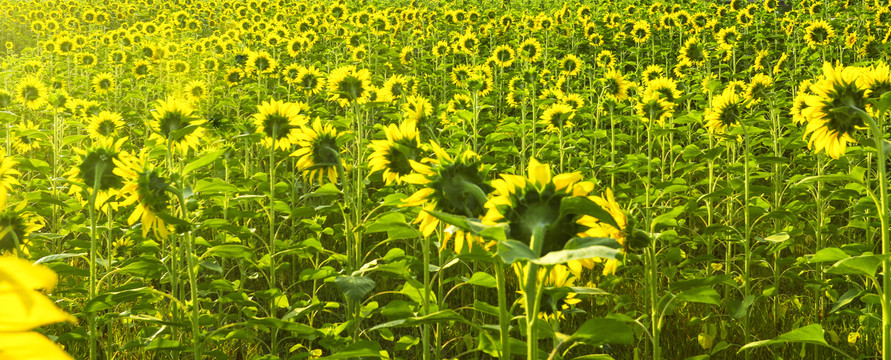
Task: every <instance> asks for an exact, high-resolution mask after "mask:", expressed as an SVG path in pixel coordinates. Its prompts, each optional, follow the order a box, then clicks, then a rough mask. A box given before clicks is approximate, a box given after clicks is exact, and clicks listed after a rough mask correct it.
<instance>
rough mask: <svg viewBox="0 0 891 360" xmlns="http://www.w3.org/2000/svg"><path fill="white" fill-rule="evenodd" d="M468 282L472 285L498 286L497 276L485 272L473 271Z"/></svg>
mask: <svg viewBox="0 0 891 360" xmlns="http://www.w3.org/2000/svg"><path fill="white" fill-rule="evenodd" d="M466 282H467V283H468V284H470V285H477V286H483V287H487V288H494V287H496V286H497V282H496V281H495V277H494V276H492V275H489V274H487V273H484V272H475V273H473V275H472V276H471V277H470V279H467V281H466Z"/></svg>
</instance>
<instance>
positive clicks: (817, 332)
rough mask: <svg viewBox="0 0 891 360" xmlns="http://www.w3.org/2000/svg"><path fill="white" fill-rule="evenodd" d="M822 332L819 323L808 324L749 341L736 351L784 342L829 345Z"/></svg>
mask: <svg viewBox="0 0 891 360" xmlns="http://www.w3.org/2000/svg"><path fill="white" fill-rule="evenodd" d="M823 334H824V331H823V327H822V326H820V324H810V325H808V326H805V327H800V328H798V329H795V330H792V331H790V332H787V333H785V334H782V335H780V336H777V337H775V338H773V339H770V340H761V341H755V342H750V343H748V344H745V345H744V346H743V347H741V348H740V349H739V351H737V352H736V353H737V354H739V353H741V352H743V350H747V349H753V348H756V347H762V346H768V345H774V344H785V343H806V344H816V345H824V346H829V344H828V343H827V342H826V340H825V338H824V335H823Z"/></svg>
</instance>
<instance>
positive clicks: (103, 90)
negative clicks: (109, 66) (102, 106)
mask: <svg viewBox="0 0 891 360" xmlns="http://www.w3.org/2000/svg"><path fill="white" fill-rule="evenodd" d="M114 86H115V83H114V76H113V75H112V74H110V73H107V72H103V73H99V74H96V76H94V77H93V92H95V93H96V94H97V95H104V94H107V93H108V92H110V91H112V90H114Z"/></svg>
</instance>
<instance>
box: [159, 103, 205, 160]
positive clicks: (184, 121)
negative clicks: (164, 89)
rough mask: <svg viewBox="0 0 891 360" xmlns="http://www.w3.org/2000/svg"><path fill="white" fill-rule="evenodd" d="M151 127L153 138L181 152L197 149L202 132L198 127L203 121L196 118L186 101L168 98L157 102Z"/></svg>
mask: <svg viewBox="0 0 891 360" xmlns="http://www.w3.org/2000/svg"><path fill="white" fill-rule="evenodd" d="M152 117H153V118H154V121H152V124H151V127H152V130H154V131H155V134H154V137H155V138H156V139H160V140H163V141H164V142H165V143H167V142H170V143H171V144H173V145H174V146H175V147H176V148H177V149H178V150H180V151H182V152H186V151H188V149H190V148H191V149H197V147H198V144H199V142H200V141H201V136H202V135H203V134H204V130H203V129H202V128H200V127H199V125H201V124H203V123H204V120H201V119H199V118H197V117H196V116H195V114H194V110H193V109H192V106H191V105H190V104H189V102H188V101H185V100H181V99H177V98H173V97H168V98H167V99H166V100H158V101H157V103H156V107H155V111H153V112H152Z"/></svg>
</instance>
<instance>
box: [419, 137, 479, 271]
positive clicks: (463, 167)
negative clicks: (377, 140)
mask: <svg viewBox="0 0 891 360" xmlns="http://www.w3.org/2000/svg"><path fill="white" fill-rule="evenodd" d="M430 147H431V148H432V149H433V153H434V154H435V155H436V159H428V161H427V162H426V163H421V162H417V161H411V162H410V163H411V165H412V168H413V169H414V171H415V174H411V175H408V176H405V177H404V178H403V181H405V182H407V183H410V184H417V185H423V186H424V187H423V188H422V189H420V190H418V191H416V192H415V193H414V194H412V195H411V196H409V197H408V198H407V199H405V204H404V205H403V206H418V207H421V208H422V209H421V211H420V212H419V213H418V217H417V218H416V219H415V223H417V224H419V228H420V230H421V233H422V234H423V235H424V237H429V236H430V235H431V234H433V232H434V231H435V230H436V229H437V228H438V227H439V225H440V221H439V219H438V218H436V217H434V216H433V215H431V214H430V211H434V210H435V211H440V212H445V213H449V214H458V215H461V216H466V217H469V218H476V219H479V218H481V217H482V216H483V215H484V214H485V212H486V208H485V203H486V196H487V194H489V193H490V192H492V190H493V188H492V187H491V186H489V185H488V184H487V183H486V181H485V178H486V177H487V176H488V173H489V171H490V169H491V167H490V166H486V165H484V164H483V163H482V161H480V158H479V156H478V155H477V154H476V153H474V152H473V151H470V150H468V151H465V152H463V153H462V154H461V156H458V157H452V156H451V155H450V154H449V153H448V152H446V151H445V150H443V149H442V148H441V147H440V146H439V145H438V144H437V143H435V142H431V143H430ZM452 238H455V242H454V250H455V252H456V253H459V254H461V253H463V252H465V251H470V250H471V249H472V248H473V247H474V246H484V247H486V248H489V247H491V246H492V245H494V244H493V243H484V241H483V239H482V238H480V237H478V236H474V235H472V234H470V233H467V232H464V231H462V230H460V229H455V228H453V227H449V228H447V229H446V231H445V233H444V234H443V238H442V241H441V242H440V251H442V250H444V249H446V248H448V246H449V242H450V241H451V240H452Z"/></svg>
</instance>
